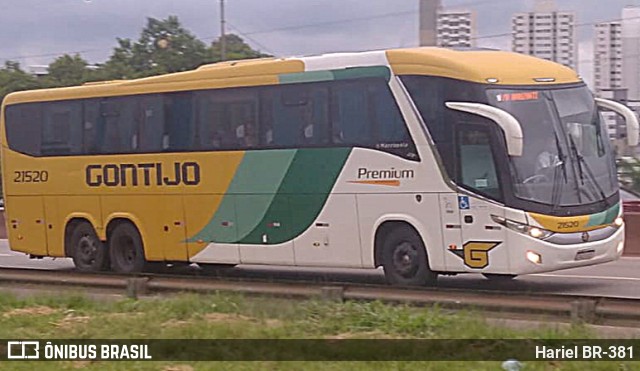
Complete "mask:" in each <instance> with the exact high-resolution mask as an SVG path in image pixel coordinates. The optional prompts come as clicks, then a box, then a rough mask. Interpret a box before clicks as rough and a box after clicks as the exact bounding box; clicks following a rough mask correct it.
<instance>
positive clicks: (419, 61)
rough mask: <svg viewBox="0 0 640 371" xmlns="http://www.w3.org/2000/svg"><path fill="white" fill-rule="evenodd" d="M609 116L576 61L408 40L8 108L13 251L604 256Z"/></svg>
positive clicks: (609, 220)
mask: <svg viewBox="0 0 640 371" xmlns="http://www.w3.org/2000/svg"><path fill="white" fill-rule="evenodd" d="M601 110H610V111H614V112H616V113H618V114H619V115H621V116H622V118H623V119H624V120H625V121H626V128H627V139H628V142H629V145H631V146H634V145H637V143H638V119H637V117H636V116H635V114H634V113H633V111H631V110H630V109H629V108H627V107H626V106H624V105H622V104H620V103H616V102H613V101H608V100H604V99H599V98H595V97H594V96H593V95H592V93H591V92H590V91H589V89H588V87H587V86H586V84H585V83H584V82H583V81H582V80H581V78H580V77H579V76H578V75H577V74H576V73H575V72H574V71H573V70H571V69H569V68H566V67H563V66H561V65H559V64H556V63H553V62H550V61H546V60H542V59H537V58H534V57H530V56H525V55H520V54H514V53H509V52H502V51H495V50H483V49H457V50H454V49H441V48H412V49H395V50H383V51H370V52H359V53H338V54H327V55H320V56H310V57H299V58H268V59H258V60H246V61H233V62H222V63H216V64H211V65H204V66H201V67H199V68H197V69H196V70H193V71H187V72H180V73H173V74H167V75H162V76H155V77H148V78H141V79H135V80H121V81H106V82H100V83H89V84H85V85H83V86H77V87H68V88H57V89H46V90H36V91H27V92H17V93H13V94H10V95H8V96H7V97H6V99H5V100H4V102H3V106H2V113H3V114H2V122H1V125H2V130H1V133H2V136H1V140H2V179H3V185H4V194H5V202H6V223H7V228H8V240H9V244H10V247H11V249H12V250H14V251H19V252H23V253H25V254H28V255H29V256H31V257H34V258H40V257H70V258H72V259H73V262H74V264H75V266H76V267H77V269H78V270H80V271H102V270H112V271H115V272H119V273H124V274H128V273H135V272H141V271H145V270H148V269H152V268H153V267H155V266H158V265H162V264H192V263H197V264H198V265H201V266H203V267H205V268H208V267H220V266H234V265H238V264H251V265H255V264H258V265H279V266H300V267H332V268H338V267H342V268H361V269H376V268H379V267H382V268H383V270H384V273H385V276H386V279H387V280H388V282H389V283H391V284H396V285H410V286H420V285H426V284H430V283H433V282H434V281H436V279H437V277H438V275H441V274H447V275H454V274H458V273H481V274H484V275H485V277H487V278H489V279H510V278H513V277H515V276H517V275H523V274H531V273H539V272H548V271H555V270H559V269H565V268H572V267H579V266H586V265H592V264H598V263H604V262H609V261H613V260H616V259H617V258H619V257H620V256H621V254H622V252H623V249H624V221H623V219H622V210H621V207H620V197H619V189H618V183H617V180H616V170H615V165H614V162H615V159H614V153H613V151H612V147H611V146H610V144H609V142H608V140H607V138H608V136H607V129H606V127H605V126H604V125H603V120H602V119H601V116H600V111H601Z"/></svg>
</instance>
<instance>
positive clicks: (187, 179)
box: [85, 162, 200, 187]
mask: <svg viewBox="0 0 640 371" xmlns="http://www.w3.org/2000/svg"><path fill="white" fill-rule="evenodd" d="M85 174H86V179H85V181H86V183H87V185H88V186H89V187H100V186H106V187H118V186H119V187H125V186H133V187H137V186H152V185H153V186H177V185H180V184H184V185H189V186H193V185H198V184H200V165H198V163H196V162H183V163H180V162H175V163H174V164H173V166H171V167H169V168H168V169H165V167H164V165H163V164H162V163H160V162H157V163H142V164H105V165H97V164H95V165H88V166H87V167H86V169H85Z"/></svg>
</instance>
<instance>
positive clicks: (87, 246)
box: [77, 235, 98, 267]
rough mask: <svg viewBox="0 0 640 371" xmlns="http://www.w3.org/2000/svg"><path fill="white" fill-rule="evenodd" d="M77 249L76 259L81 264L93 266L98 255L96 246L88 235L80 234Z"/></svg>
mask: <svg viewBox="0 0 640 371" xmlns="http://www.w3.org/2000/svg"><path fill="white" fill-rule="evenodd" d="M77 251H78V261H79V262H80V264H81V265H83V266H86V267H89V266H93V264H94V263H95V261H96V258H97V255H98V246H97V245H96V241H95V240H94V239H93V238H91V237H90V236H89V235H84V236H82V237H81V238H80V240H79V241H78V246H77Z"/></svg>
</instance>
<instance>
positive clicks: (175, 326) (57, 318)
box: [0, 294, 640, 371]
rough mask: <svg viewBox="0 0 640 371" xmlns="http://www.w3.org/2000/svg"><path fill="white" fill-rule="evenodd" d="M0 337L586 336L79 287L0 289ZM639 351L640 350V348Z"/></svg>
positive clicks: (469, 366)
mask: <svg viewBox="0 0 640 371" xmlns="http://www.w3.org/2000/svg"><path fill="white" fill-rule="evenodd" d="M0 313H1V314H0V338H1V339H25V338H37V339H63V338H70V339H109V338H111V339H136V338H138V339H154V338H155V339H224V338H241V339H248V338H252V339H254V338H264V339H277V338H286V339H301V338H308V339H317V338H331V339H333V338H336V339H341V338H355V339H359V338H417V339H423V338H424V339H452V338H453V339H460V338H467V339H584V338H594V336H593V334H591V333H589V331H588V330H587V329H586V328H584V327H582V326H573V327H571V328H569V329H567V330H557V329H554V328H551V327H547V328H544V327H543V328H540V329H536V330H534V331H520V330H516V329H509V328H504V327H495V326H489V325H487V324H486V323H485V321H484V319H483V318H482V317H481V316H479V315H477V314H474V313H471V312H457V313H455V314H454V313H450V312H447V311H443V310H440V309H438V308H437V307H433V308H415V307H409V306H404V305H387V304H382V303H379V302H368V303H357V302H347V303H334V302H319V301H289V300H285V299H273V298H255V297H243V296H240V295H230V294H217V295H206V296H205V295H179V296H175V297H162V298H153V299H148V300H147V299H145V300H138V301H134V300H120V301H94V300H91V299H87V298H85V297H82V296H79V295H76V296H74V295H70V296H50V297H38V298H27V299H17V298H15V297H12V296H7V295H3V296H1V297H0ZM637 351H640V350H637ZM500 363H501V362H473V363H471V362H160V361H147V362H124V361H120V362H100V361H97V362H84V361H76V362H66V361H55V362H54V361H51V362H38V363H33V362H11V363H6V362H5V363H0V370H29V371H32V370H33V369H34V367H36V369H38V370H59V369H62V370H122V369H127V370H160V371H191V370H220V369H229V370H249V369H251V370H254V369H258V370H301V369H304V370H307V369H309V370H343V369H350V370H354V371H358V370H368V369H372V368H375V369H389V370H413V369H420V370H500V369H501V366H500ZM587 369H588V370H640V366H639V365H637V364H635V363H621V362H589V363H586V362H526V367H525V368H524V370H580V371H583V370H587Z"/></svg>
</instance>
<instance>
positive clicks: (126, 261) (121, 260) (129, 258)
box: [117, 236, 136, 270]
mask: <svg viewBox="0 0 640 371" xmlns="http://www.w3.org/2000/svg"><path fill="white" fill-rule="evenodd" d="M117 242H118V245H117V251H118V252H119V254H118V256H117V259H118V264H119V265H120V267H122V268H123V269H126V270H127V269H130V268H131V267H133V265H134V264H135V260H136V248H135V245H134V243H133V239H132V238H131V237H129V236H122V237H120V238H118V240H117Z"/></svg>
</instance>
